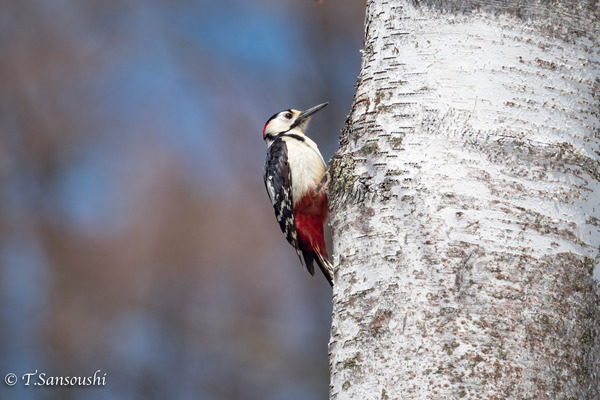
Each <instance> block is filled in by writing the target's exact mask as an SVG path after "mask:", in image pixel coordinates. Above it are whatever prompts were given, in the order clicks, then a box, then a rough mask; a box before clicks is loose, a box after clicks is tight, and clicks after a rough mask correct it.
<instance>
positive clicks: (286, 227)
mask: <svg viewBox="0 0 600 400" xmlns="http://www.w3.org/2000/svg"><path fill="white" fill-rule="evenodd" d="M263 178H264V180H265V187H266V188H267V193H268V194H269V199H271V204H272V205H273V209H274V210H275V217H277V222H279V227H280V228H281V231H282V232H283V234H284V235H285V238H286V240H287V241H288V242H289V243H290V244H291V245H292V246H294V249H296V253H297V254H298V258H300V249H299V246H298V233H297V232H296V221H295V219H294V199H293V198H292V173H291V172H290V165H289V164H288V155H287V146H286V144H285V142H284V141H283V140H282V139H280V138H278V139H275V141H274V142H273V143H272V144H271V146H269V148H268V149H267V158H266V159H265V166H264V171H263ZM300 263H302V258H300ZM302 265H304V263H302Z"/></svg>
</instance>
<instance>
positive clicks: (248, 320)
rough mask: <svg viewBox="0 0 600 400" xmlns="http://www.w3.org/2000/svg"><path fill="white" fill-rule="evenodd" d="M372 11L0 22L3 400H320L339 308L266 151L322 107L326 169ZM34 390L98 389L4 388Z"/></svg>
mask: <svg viewBox="0 0 600 400" xmlns="http://www.w3.org/2000/svg"><path fill="white" fill-rule="evenodd" d="M364 7H365V4H364V1H356V0H352V1H348V0H324V1H322V2H317V1H314V0H219V1H208V0H171V1H163V2H159V1H142V0H119V1H106V0H104V1H99V0H86V1H77V0H52V1H44V0H39V1H34V0H19V1H2V2H0V375H1V379H2V381H0V399H209V400H210V399H250V400H252V399H267V400H269V399H278V400H280V399H283V400H287V399H290V400H292V399H303V400H306V399H309V400H310V399H326V398H327V395H328V361H327V342H328V339H329V328H330V314H331V290H330V288H329V286H328V284H327V282H326V281H325V279H324V278H323V277H322V276H317V277H316V278H315V279H312V278H311V277H310V276H309V275H308V274H307V273H306V272H305V271H303V270H302V269H301V267H300V264H299V261H298V258H297V257H296V255H295V252H294V251H293V249H292V248H291V247H290V246H289V245H288V244H287V242H285V240H284V238H283V236H282V234H281V233H280V231H279V227H278V225H277V222H276V220H275V217H274V214H273V210H272V208H271V205H270V203H269V200H268V197H267V194H266V192H265V189H264V185H263V181H262V165H263V160H264V155H265V152H266V146H265V144H264V142H263V140H262V135H261V132H262V128H263V125H264V123H265V122H266V120H267V119H268V118H269V117H270V116H271V115H272V114H274V113H275V112H278V111H280V110H282V109H286V108H290V107H293V108H297V109H306V108H308V107H311V106H313V105H316V104H319V103H321V102H324V101H329V102H330V105H329V107H328V108H326V109H325V110H323V111H322V112H320V113H319V114H318V115H317V117H316V118H315V119H314V120H313V122H312V124H311V128H310V130H309V134H310V135H311V136H312V137H313V138H314V139H315V140H316V142H317V143H319V146H320V148H321V151H322V152H323V155H324V157H325V159H329V158H330V157H331V156H332V155H333V153H334V151H335V149H336V148H337V142H338V136H339V132H340V129H341V128H342V125H343V122H344V120H345V117H346V114H347V113H348V112H349V110H350V106H351V102H352V97H353V94H354V87H353V85H354V83H355V82H356V77H357V75H358V73H359V67H360V53H359V50H360V49H361V47H362V37H363V18H364ZM317 272H318V271H317ZM36 370H37V371H38V372H39V373H42V372H44V373H46V374H47V377H48V376H89V375H92V374H93V373H94V372H95V371H96V370H101V374H102V375H103V374H104V373H106V377H105V379H106V385H105V386H104V387H87V388H78V389H68V390H67V389H64V388H56V387H54V388H44V387H33V386H30V387H25V386H24V385H23V383H22V382H19V383H17V385H15V386H14V387H9V386H7V385H5V384H4V382H3V381H4V376H5V375H6V374H7V373H9V372H14V373H15V374H17V375H18V376H19V377H20V376H22V375H23V374H25V373H30V372H34V371H36Z"/></svg>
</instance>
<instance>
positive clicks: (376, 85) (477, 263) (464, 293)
mask: <svg viewBox="0 0 600 400" xmlns="http://www.w3.org/2000/svg"><path fill="white" fill-rule="evenodd" d="M524 4H525V5H524ZM599 8H600V4H598V3H597V2H596V1H591V0H590V1H574V0H561V1H552V2H550V1H541V0H538V1H531V2H522V1H516V0H515V1H502V2H498V1H481V2H474V1H467V0H463V1H456V2H444V1H433V0H431V1H418V2H417V1H414V2H411V1H383V0H368V1H367V15H366V20H365V43H364V53H363V62H362V69H361V73H360V76H359V78H358V84H357V90H356V96H355V99H354V105H353V108H352V111H351V113H350V115H349V117H348V120H347V123H346V126H345V128H344V130H343V132H342V137H341V140H340V150H339V152H338V153H337V154H336V156H335V157H334V159H333V161H332V163H331V180H330V183H329V187H328V190H329V192H330V198H331V200H330V201H331V219H330V223H331V226H332V231H333V241H334V247H333V254H334V264H335V265H336V275H335V287H334V295H333V323H332V329H331V341H330V369H331V390H330V397H331V399H361V400H363V399H459V398H465V399H599V398H600V336H599V333H600V308H599V304H600V291H599V286H598V280H599V278H600V256H599V252H600V167H599V165H600V163H599V160H600V119H599V118H600V105H599V99H600V33H599V32H600V22H599V21H600V11H599Z"/></svg>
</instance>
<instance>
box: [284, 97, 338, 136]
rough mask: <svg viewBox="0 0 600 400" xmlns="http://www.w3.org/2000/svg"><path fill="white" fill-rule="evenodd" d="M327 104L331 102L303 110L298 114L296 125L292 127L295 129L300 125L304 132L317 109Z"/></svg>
mask: <svg viewBox="0 0 600 400" xmlns="http://www.w3.org/2000/svg"><path fill="white" fill-rule="evenodd" d="M327 104H329V103H323V104H319V105H318V106H314V107H312V108H309V109H308V110H306V111H302V112H301V113H300V115H298V118H296V122H294V125H292V127H291V128H290V129H294V128H296V127H300V129H301V130H302V132H304V130H305V129H306V127H307V126H308V121H310V119H311V118H312V116H313V114H314V113H316V112H317V111H319V110H320V109H321V108H323V107H325V106H326V105H327Z"/></svg>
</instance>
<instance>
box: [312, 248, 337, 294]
mask: <svg viewBox="0 0 600 400" xmlns="http://www.w3.org/2000/svg"><path fill="white" fill-rule="evenodd" d="M316 253H317V257H315V261H316V262H317V264H319V268H321V272H323V275H325V278H326V279H327V282H329V284H330V285H331V287H333V265H331V262H329V260H328V259H326V258H325V257H323V256H322V255H321V253H319V252H316Z"/></svg>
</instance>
